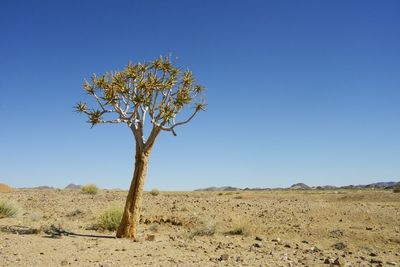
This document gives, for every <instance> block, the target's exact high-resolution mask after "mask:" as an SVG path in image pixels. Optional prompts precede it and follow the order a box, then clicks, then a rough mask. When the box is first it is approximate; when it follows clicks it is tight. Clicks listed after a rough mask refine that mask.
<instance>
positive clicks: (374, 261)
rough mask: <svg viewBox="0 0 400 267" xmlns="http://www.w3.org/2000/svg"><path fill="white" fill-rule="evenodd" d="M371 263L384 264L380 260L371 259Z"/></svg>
mask: <svg viewBox="0 0 400 267" xmlns="http://www.w3.org/2000/svg"><path fill="white" fill-rule="evenodd" d="M369 262H370V263H376V264H382V261H381V260H378V259H371V260H370V261H369Z"/></svg>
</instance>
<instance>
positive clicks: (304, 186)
mask: <svg viewBox="0 0 400 267" xmlns="http://www.w3.org/2000/svg"><path fill="white" fill-rule="evenodd" d="M289 188H290V189H310V188H311V187H309V186H308V185H306V184H304V183H297V184H293V185H292V186H290V187H289Z"/></svg>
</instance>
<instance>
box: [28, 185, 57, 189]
mask: <svg viewBox="0 0 400 267" xmlns="http://www.w3.org/2000/svg"><path fill="white" fill-rule="evenodd" d="M30 189H38V190H47V189H54V187H52V186H47V185H41V186H36V187H32V188H30Z"/></svg>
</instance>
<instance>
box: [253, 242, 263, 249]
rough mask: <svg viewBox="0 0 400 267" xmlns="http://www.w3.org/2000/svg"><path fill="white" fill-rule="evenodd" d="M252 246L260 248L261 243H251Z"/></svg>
mask: <svg viewBox="0 0 400 267" xmlns="http://www.w3.org/2000/svg"><path fill="white" fill-rule="evenodd" d="M251 246H252V247H255V248H261V245H260V244H258V243H254V244H253V245H251Z"/></svg>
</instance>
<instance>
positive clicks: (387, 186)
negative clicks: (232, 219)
mask: <svg viewBox="0 0 400 267" xmlns="http://www.w3.org/2000/svg"><path fill="white" fill-rule="evenodd" d="M397 187H400V182H378V183H372V184H366V185H345V186H333V185H323V186H313V187H310V186H308V185H306V184H304V183H297V184H293V185H291V186H290V187H288V188H287V189H308V190H311V189H319V190H322V189H324V190H334V189H393V188H397ZM273 189H285V188H258V187H257V188H249V187H246V188H245V189H241V188H237V187H232V186H222V187H215V186H212V187H207V188H202V189H196V190H194V191H265V190H273Z"/></svg>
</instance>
